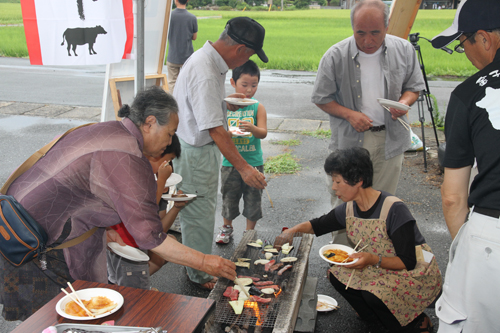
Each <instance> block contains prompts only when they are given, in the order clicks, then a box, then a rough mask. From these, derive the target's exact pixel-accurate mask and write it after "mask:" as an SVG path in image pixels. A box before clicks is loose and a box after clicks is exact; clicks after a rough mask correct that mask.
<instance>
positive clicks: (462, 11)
mask: <svg viewBox="0 0 500 333" xmlns="http://www.w3.org/2000/svg"><path fill="white" fill-rule="evenodd" d="M497 28H500V1H499V0H462V1H461V2H460V5H458V9H457V13H456V14H455V19H454V20H453V24H452V25H451V27H449V28H448V29H446V30H445V31H443V32H442V33H440V34H439V35H437V36H436V37H434V38H433V39H432V46H434V47H435V48H436V49H440V48H442V47H444V46H446V45H448V44H450V43H451V42H453V41H454V40H455V39H457V38H458V37H460V36H461V35H462V34H464V33H473V32H476V31H478V30H493V29H497Z"/></svg>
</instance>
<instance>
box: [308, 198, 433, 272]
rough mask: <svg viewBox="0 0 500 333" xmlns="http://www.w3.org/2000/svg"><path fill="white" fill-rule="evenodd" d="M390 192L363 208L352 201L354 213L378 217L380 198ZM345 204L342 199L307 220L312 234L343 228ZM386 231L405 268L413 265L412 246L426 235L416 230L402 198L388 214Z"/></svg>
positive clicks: (367, 216) (371, 217) (413, 249)
mask: <svg viewBox="0 0 500 333" xmlns="http://www.w3.org/2000/svg"><path fill="white" fill-rule="evenodd" d="M388 196H390V194H389V193H387V192H381V195H380V196H379V198H378V199H377V201H376V202H375V204H374V205H373V206H372V207H371V208H370V209H368V210H367V211H362V210H360V209H359V208H358V206H357V205H356V203H355V202H354V203H353V210H354V216H356V217H359V218H363V219H378V218H379V217H380V212H381V210H382V205H383V201H384V200H385V198H386V197H388ZM346 208H347V204H346V203H344V204H342V205H340V206H338V207H336V208H335V209H333V210H332V211H330V212H329V213H328V214H325V215H323V216H321V217H319V218H316V219H312V220H310V222H311V225H312V228H313V230H314V234H315V235H316V236H321V235H324V234H326V233H329V232H332V231H336V230H341V229H345V228H346ZM386 226H387V234H388V235H389V238H390V239H391V241H392V244H393V245H394V250H395V251H396V255H397V256H398V257H399V258H400V259H401V260H402V261H403V263H404V264H405V266H406V269H407V270H412V269H413V268H415V265H416V263H417V258H416V255H415V246H416V245H421V244H423V243H425V239H424V237H423V236H422V234H421V233H420V231H419V230H418V227H417V224H416V222H415V219H414V218H413V216H412V215H411V213H410V211H409V210H408V207H406V205H405V204H404V203H403V202H395V203H394V204H393V205H392V207H391V209H390V210H389V213H388V214H387V221H386Z"/></svg>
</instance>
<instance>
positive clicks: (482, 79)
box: [432, 0, 500, 333]
mask: <svg viewBox="0 0 500 333" xmlns="http://www.w3.org/2000/svg"><path fill="white" fill-rule="evenodd" d="M498 13H500V1H498V0H462V1H461V2H460V5H459V7H458V9H457V12H456V14H455V19H454V20H453V24H452V25H451V27H449V28H448V29H446V30H445V31H443V32H442V33H440V34H439V35H437V36H436V37H434V38H433V39H432V45H433V46H434V47H435V48H441V47H443V46H446V45H448V44H450V43H451V42H453V41H454V40H456V39H458V41H459V44H458V45H456V46H455V51H456V52H458V53H463V52H465V55H466V56H467V58H468V59H469V60H470V62H471V63H472V64H473V65H474V66H475V67H476V68H477V69H478V70H479V71H478V72H477V73H476V74H474V75H472V76H471V77H470V78H468V79H467V80H465V81H464V82H462V83H461V84H460V85H458V86H457V87H456V88H455V90H454V91H453V92H452V94H451V96H450V101H449V103H448V109H447V111H446V119H445V135H446V152H445V154H444V160H443V166H444V181H443V185H442V187H441V195H442V202H443V213H444V218H445V220H446V224H447V226H448V230H449V232H450V234H451V237H452V238H453V242H452V244H451V246H450V251H449V261H448V267H447V269H446V279H445V282H444V286H443V295H442V296H441V297H440V298H439V300H438V301H437V303H436V314H437V316H438V317H439V331H438V332H440V333H447V332H464V333H467V332H498V331H499V329H498V315H497V312H496V310H495V309H497V308H498V304H499V303H498V300H499V299H500V285H499V284H498V276H499V275H500V220H499V217H500V150H499V149H498V148H495V147H496V145H497V144H499V143H500V123H499V119H500V118H499V117H500V51H499V49H500V16H499V15H498ZM474 160H476V161H477V170H478V174H477V175H476V176H475V177H474V180H473V181H472V184H471V185H470V191H469V179H470V176H471V168H472V166H473V164H474Z"/></svg>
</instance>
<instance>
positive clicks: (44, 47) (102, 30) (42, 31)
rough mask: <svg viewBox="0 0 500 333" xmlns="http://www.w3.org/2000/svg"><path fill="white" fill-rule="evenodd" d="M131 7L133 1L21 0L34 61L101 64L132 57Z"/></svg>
mask: <svg viewBox="0 0 500 333" xmlns="http://www.w3.org/2000/svg"><path fill="white" fill-rule="evenodd" d="M132 6H133V4H132V0H105V1H97V0H77V1H76V6H75V0H73V1H68V0H21V7H22V11H23V21H24V30H25V34H26V42H27V45H28V51H29V56H30V62H31V64H32V65H100V64H109V63H117V62H120V61H121V59H126V58H129V57H130V53H131V51H132V43H133V34H134V14H133V9H132ZM61 38H62V43H61ZM78 46H80V47H78Z"/></svg>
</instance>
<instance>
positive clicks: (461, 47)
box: [454, 32, 476, 53]
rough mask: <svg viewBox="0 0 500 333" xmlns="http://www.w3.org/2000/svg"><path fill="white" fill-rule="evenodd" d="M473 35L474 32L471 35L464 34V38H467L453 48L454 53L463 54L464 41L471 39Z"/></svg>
mask: <svg viewBox="0 0 500 333" xmlns="http://www.w3.org/2000/svg"><path fill="white" fill-rule="evenodd" d="M475 34H476V33H475V32H473V33H472V34H464V36H465V37H467V38H465V39H464V40H463V42H461V43H460V44H458V45H457V46H455V49H454V50H455V52H457V53H464V52H465V48H464V43H465V41H466V40H467V39H469V38H471V37H473V36H474V35H475Z"/></svg>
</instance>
